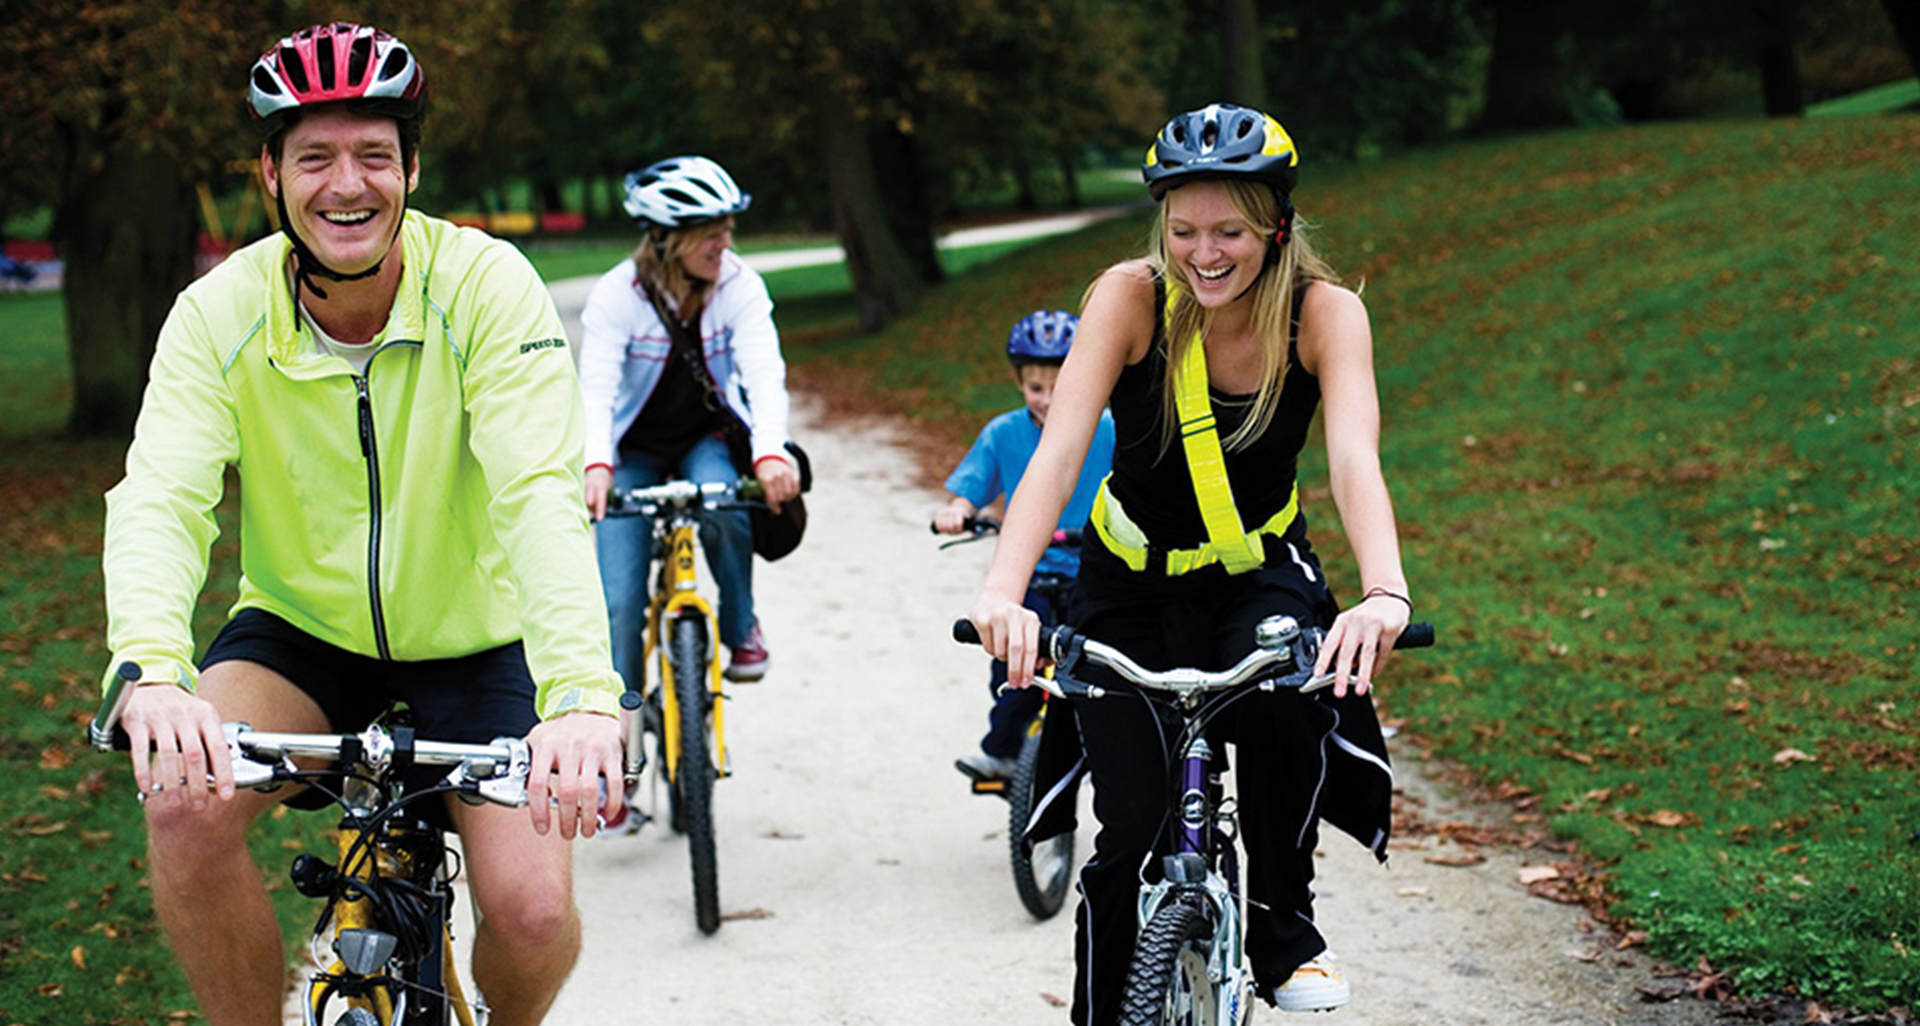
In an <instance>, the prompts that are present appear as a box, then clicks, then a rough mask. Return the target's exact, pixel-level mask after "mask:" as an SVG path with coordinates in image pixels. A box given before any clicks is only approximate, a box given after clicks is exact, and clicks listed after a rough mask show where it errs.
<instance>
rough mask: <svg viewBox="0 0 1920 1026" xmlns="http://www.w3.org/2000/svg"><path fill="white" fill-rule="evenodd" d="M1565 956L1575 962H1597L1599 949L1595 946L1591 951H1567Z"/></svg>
mask: <svg viewBox="0 0 1920 1026" xmlns="http://www.w3.org/2000/svg"><path fill="white" fill-rule="evenodd" d="M1567 957H1568V958H1571V959H1573V960H1574V961H1576V962H1589V963H1591V962H1598V961H1600V951H1599V949H1597V948H1596V949H1594V950H1592V951H1569V952H1567Z"/></svg>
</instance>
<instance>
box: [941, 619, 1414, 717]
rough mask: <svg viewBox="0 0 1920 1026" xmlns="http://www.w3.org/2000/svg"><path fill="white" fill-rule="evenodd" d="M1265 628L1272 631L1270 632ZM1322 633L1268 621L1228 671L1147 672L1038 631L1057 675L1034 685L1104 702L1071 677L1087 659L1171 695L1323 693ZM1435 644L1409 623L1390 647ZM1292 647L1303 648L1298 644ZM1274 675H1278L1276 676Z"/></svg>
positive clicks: (1080, 642) (1087, 641)
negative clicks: (1316, 662) (1318, 659)
mask: <svg viewBox="0 0 1920 1026" xmlns="http://www.w3.org/2000/svg"><path fill="white" fill-rule="evenodd" d="M1269 624H1271V625H1272V626H1271V627H1269ZM1320 633H1321V632H1320V630H1319V628H1317V627H1316V628H1308V629H1307V630H1306V631H1304V632H1303V631H1302V630H1301V629H1300V626H1299V624H1298V623H1297V622H1296V621H1295V620H1294V619H1293V618H1292V617H1286V616H1282V617H1270V618H1268V619H1267V620H1265V621H1262V623H1261V625H1260V637H1259V641H1258V646H1257V647H1256V648H1255V649H1254V650H1253V651H1252V652H1250V653H1248V654H1247V656H1246V657H1245V658H1243V659H1241V660H1240V662H1238V663H1237V664H1235V665H1234V666H1232V667H1230V668H1228V669H1225V670H1218V671H1207V670H1196V669H1192V668H1190V667H1177V668H1175V669H1171V670H1149V669H1147V668H1145V667H1143V666H1141V665H1140V664H1139V663H1136V662H1134V661H1133V660H1132V659H1131V658H1129V657H1128V656H1127V654H1126V653H1124V652H1122V651H1120V650H1119V649H1117V648H1114V647H1113V646H1111V645H1108V644H1105V643H1103V642H1099V641H1095V640H1093V639H1092V638H1088V637H1085V636H1083V635H1081V634H1079V633H1078V632H1076V631H1075V630H1074V629H1073V628H1071V627H1066V626H1055V627H1042V628H1041V629H1040V650H1041V652H1043V653H1045V654H1046V656H1047V657H1048V658H1050V659H1051V660H1052V661H1053V664H1054V666H1055V676H1054V677H1053V678H1051V679H1048V678H1045V677H1038V676H1036V677H1035V678H1034V684H1035V685H1036V686H1038V687H1040V688H1042V689H1043V690H1045V691H1047V692H1048V693H1050V694H1053V695H1056V696H1058V697H1061V698H1102V697H1105V695H1106V694H1107V691H1106V689H1105V688H1102V687H1099V686H1098V685H1090V684H1086V683H1083V682H1081V681H1079V680H1075V679H1074V678H1073V672H1074V670H1075V669H1076V668H1077V667H1078V666H1079V664H1080V662H1081V661H1082V660H1087V661H1090V662H1092V663H1093V664H1094V665H1096V666H1103V667H1105V668H1107V669H1109V670H1112V671H1113V672H1114V673H1116V674H1118V675H1119V676H1120V678H1121V679H1123V680H1127V681H1130V682H1132V683H1134V684H1136V685H1139V686H1140V687H1143V688H1148V689H1151V690H1155V691H1167V692H1172V693H1174V694H1186V693H1190V692H1202V691H1223V690H1226V689H1228V688H1234V687H1238V686H1240V685H1242V684H1246V683H1249V682H1258V684H1259V687H1260V688H1261V689H1262V690H1266V691H1271V690H1275V689H1278V688H1282V687H1290V688H1294V689H1296V690H1298V691H1300V692H1301V693H1302V694H1306V693H1309V692H1313V691H1318V690H1320V689H1322V688H1325V687H1327V686H1328V685H1330V684H1332V683H1333V680H1334V675H1333V674H1332V673H1323V674H1321V675H1319V676H1317V677H1315V676H1313V675H1312V674H1311V671H1310V669H1309V668H1308V667H1307V666H1306V665H1305V664H1306V663H1307V662H1308V661H1309V657H1310V656H1311V655H1312V654H1313V652H1314V651H1315V650H1317V648H1318V646H1319V639H1320ZM953 639H954V640H955V641H958V642H961V643H962V644H968V645H978V644H979V643H980V632H979V631H978V630H977V629H976V628H975V627H974V625H973V621H971V620H964V619H963V620H955V621H954V622H953ZM1433 641H1434V631H1433V625H1432V624H1430V623H1424V622H1423V623H1413V624H1408V625H1407V629H1406V630H1404V631H1402V632H1400V636H1399V637H1398V638H1396V639H1395V640H1394V645H1393V647H1394V648H1395V649H1402V648H1426V647H1428V646H1430V645H1432V644H1433ZM1296 642H1300V643H1301V644H1299V645H1296ZM1296 649H1297V650H1298V651H1296ZM1296 667H1299V669H1298V670H1297V672H1293V673H1287V672H1286V671H1288V670H1294V669H1295V668H1296ZM1275 671H1279V673H1277V674H1276V673H1275Z"/></svg>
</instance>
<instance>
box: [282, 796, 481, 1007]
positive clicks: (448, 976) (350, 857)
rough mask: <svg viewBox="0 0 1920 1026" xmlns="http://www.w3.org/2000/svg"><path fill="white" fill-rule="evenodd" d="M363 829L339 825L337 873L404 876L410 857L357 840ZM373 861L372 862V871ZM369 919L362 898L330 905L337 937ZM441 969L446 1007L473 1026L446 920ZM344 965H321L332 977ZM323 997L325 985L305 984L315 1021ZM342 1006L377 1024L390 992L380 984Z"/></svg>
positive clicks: (357, 876)
mask: <svg viewBox="0 0 1920 1026" xmlns="http://www.w3.org/2000/svg"><path fill="white" fill-rule="evenodd" d="M362 836H363V832H362V831H361V830H360V829H359V828H357V827H351V826H342V827H341V828H340V831H339V845H338V847H339V852H340V872H341V873H343V874H345V875H347V876H350V877H352V878H354V879H356V880H372V879H373V878H374V877H375V875H376V874H377V875H382V876H400V877H404V876H410V875H411V874H412V869H413V866H412V858H411V857H410V856H409V855H407V854H406V853H405V852H402V851H394V850H385V849H380V848H378V846H377V845H365V844H362V843H361V841H360V839H361V837H362ZM376 866H377V867H378V868H377V870H376ZM377 928H378V927H377V925H376V924H375V923H374V920H373V910H372V909H371V908H370V907H369V906H368V904H367V900H366V899H365V898H342V899H340V901H338V902H336V903H335V904H334V907H333V932H334V935H335V936H338V935H339V934H340V932H341V931H342V930H371V929H377ZM440 930H441V945H440V951H441V972H440V978H441V980H442V981H443V984H444V985H445V987H446V991H447V1003H448V1004H449V1005H450V1006H452V1008H453V1013H454V1016H455V1018H457V1019H458V1020H459V1022H460V1026H474V1018H473V1007H472V1006H471V1005H469V1004H468V1003H467V995H466V992H465V991H464V990H463V989H462V988H461V986H460V977H459V975H458V974H457V973H456V972H455V970H454V962H453V936H452V934H451V933H450V932H449V931H448V930H447V927H446V924H444V923H443V924H441V927H440ZM346 971H347V967H346V964H345V963H343V962H341V961H340V960H339V959H338V958H336V959H334V961H333V964H331V965H329V966H328V967H327V973H328V974H330V975H334V976H340V975H344V974H345V973H346ZM326 997H327V990H326V987H325V985H324V984H323V983H321V981H319V980H317V979H316V980H312V981H309V982H308V984H307V1005H308V1007H309V1008H310V1009H311V1016H310V1017H311V1018H312V1019H313V1020H314V1021H316V1022H318V1021H320V1015H321V1013H322V1011H323V1009H322V1008H321V1005H322V1004H323V1003H325V1001H326ZM346 1000H347V1007H348V1008H364V1009H366V1010H367V1011H369V1012H372V1013H373V1015H374V1018H376V1019H378V1020H379V1021H380V1022H382V1023H392V1022H393V1012H394V1002H393V995H392V993H390V992H389V991H388V990H387V988H385V987H382V988H380V989H378V990H375V991H374V992H373V996H372V998H371V999H369V998H364V997H350V998H347V999H346Z"/></svg>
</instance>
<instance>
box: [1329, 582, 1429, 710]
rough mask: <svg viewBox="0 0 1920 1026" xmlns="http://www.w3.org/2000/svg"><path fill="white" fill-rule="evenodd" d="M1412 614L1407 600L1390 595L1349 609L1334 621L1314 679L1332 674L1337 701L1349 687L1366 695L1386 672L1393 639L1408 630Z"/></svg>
mask: <svg viewBox="0 0 1920 1026" xmlns="http://www.w3.org/2000/svg"><path fill="white" fill-rule="evenodd" d="M1412 612H1413V610H1412V608H1411V607H1410V606H1408V605H1407V603H1406V602H1405V601H1404V600H1402V599H1399V598H1396V597H1394V596H1392V595H1387V594H1375V595H1370V596H1368V597H1367V598H1364V599H1362V600H1360V602H1359V604H1357V605H1354V606H1351V607H1349V608H1348V609H1347V610H1346V611H1345V612H1343V613H1341V614H1340V615H1339V616H1337V617H1335V618H1334V620H1333V626H1332V627H1331V628H1328V630H1327V636H1326V637H1325V638H1323V639H1321V641H1320V654H1319V656H1318V657H1317V658H1315V659H1314V661H1313V673H1314V676H1316V677H1317V676H1319V675H1321V674H1323V673H1326V672H1328V671H1329V670H1331V671H1332V672H1333V675H1334V678H1333V696H1334V697H1335V698H1344V697H1346V694H1347V688H1348V685H1349V684H1351V685H1352V687H1353V693H1354V694H1356V695H1364V694H1366V693H1367V690H1368V689H1369V688H1371V687H1372V686H1373V680H1374V678H1375V677H1376V676H1378V675H1379V674H1380V672H1381V671H1382V670H1384V669H1386V666H1387V657H1388V656H1389V655H1391V654H1392V652H1393V642H1394V639H1396V638H1398V637H1399V636H1400V632H1401V631H1404V630H1406V629H1407V621H1408V620H1409V619H1410V617H1411V614H1412Z"/></svg>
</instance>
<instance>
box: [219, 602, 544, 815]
mask: <svg viewBox="0 0 1920 1026" xmlns="http://www.w3.org/2000/svg"><path fill="white" fill-rule="evenodd" d="M232 659H240V660H245V661H247V662H251V663H259V664H260V665H261V666H264V667H266V668H267V669H269V670H272V671H273V672H275V673H278V674H279V675H281V676H282V677H285V678H287V679H288V680H289V681H292V682H293V685H294V686H295V687H297V688H299V689H300V690H301V691H303V692H305V693H306V694H307V696H308V697H309V698H311V699H313V701H314V704H316V705H318V706H319V707H320V711H321V712H322V713H324V714H325V715H326V717H327V724H328V727H329V729H331V730H333V731H336V732H339V733H354V732H357V731H360V730H362V729H364V728H365V727H366V726H367V725H368V724H369V723H372V722H373V721H374V719H375V717H378V716H379V715H381V714H382V713H383V712H385V711H387V710H388V709H389V708H391V707H393V706H395V705H397V704H405V705H406V706H407V708H408V709H409V710H410V712H411V720H412V724H413V728H414V733H415V735H416V736H418V737H419V738H421V739H422V740H432V741H453V742H461V743H466V744H486V743H488V742H490V741H492V740H493V739H495V738H498V737H515V738H519V737H525V736H526V735H527V732H528V731H530V730H532V729H533V727H534V724H536V723H538V722H540V717H539V715H538V714H537V713H535V712H534V706H533V700H534V693H535V691H534V684H533V675H532V673H531V672H529V671H528V669H527V656H526V650H525V648H524V647H523V646H522V645H521V643H520V642H517V641H516V642H513V643H512V644H508V645H501V646H500V647H498V648H490V649H486V650H485V651H481V652H475V653H473V654H471V655H464V656H457V657H455V658H451V659H425V660H420V661H417V662H389V661H385V660H380V659H375V658H372V657H369V656H363V655H359V654H357V653H354V652H349V651H347V650H346V649H343V648H339V647H336V646H334V645H330V644H328V643H326V642H324V641H321V640H320V639H318V638H315V637H314V636H312V635H310V634H308V633H306V632H305V631H303V630H300V629H299V628H298V627H295V626H293V625H292V624H290V623H288V622H287V621H285V620H283V619H281V618H280V617H278V616H275V615H273V614H272V613H269V612H266V611H265V610H260V609H242V610H240V611H239V612H238V613H235V614H234V617H233V619H232V620H229V621H227V625H226V626H225V627H222V628H221V629H220V633H219V634H218V635H217V636H216V637H215V638H214V639H213V644H211V645H209V646H207V653H206V655H205V656H203V657H201V660H200V669H202V670H205V669H207V668H208V667H210V666H213V665H215V664H217V663H224V662H227V661H228V660H232ZM448 769H449V767H438V768H436V767H420V768H418V769H415V770H413V771H410V772H409V773H408V775H407V785H408V787H409V788H413V787H420V786H425V785H428V784H431V783H433V782H434V781H436V780H438V779H440V778H442V777H444V776H445V775H446V773H447V770H448ZM328 802H329V799H328V798H327V796H326V795H324V794H320V793H316V792H315V791H313V790H309V791H306V792H303V793H302V794H300V795H298V796H295V797H294V798H291V799H289V800H288V802H287V804H288V805H291V806H293V807H295V808H316V809H317V808H322V807H324V806H326V805H327V804H328ZM432 804H433V805H434V806H435V807H434V808H432V809H421V810H420V811H421V812H422V813H423V814H428V815H429V816H430V818H434V819H438V818H439V817H438V815H437V814H436V813H437V812H438V808H437V806H438V804H439V803H432Z"/></svg>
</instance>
